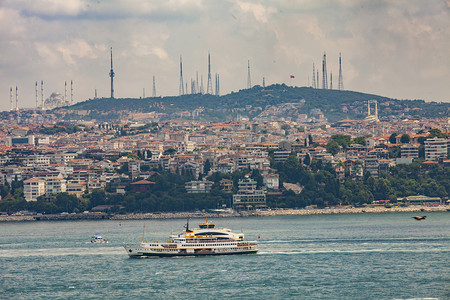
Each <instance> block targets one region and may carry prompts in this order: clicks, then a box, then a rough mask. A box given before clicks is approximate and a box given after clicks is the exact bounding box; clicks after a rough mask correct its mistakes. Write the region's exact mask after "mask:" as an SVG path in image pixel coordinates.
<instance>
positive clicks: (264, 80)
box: [263, 77, 266, 88]
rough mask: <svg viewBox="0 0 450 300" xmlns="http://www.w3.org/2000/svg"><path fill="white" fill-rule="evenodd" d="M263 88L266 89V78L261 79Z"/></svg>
mask: <svg viewBox="0 0 450 300" xmlns="http://www.w3.org/2000/svg"><path fill="white" fill-rule="evenodd" d="M265 87H266V78H265V77H263V88H265Z"/></svg>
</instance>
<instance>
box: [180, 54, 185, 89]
mask: <svg viewBox="0 0 450 300" xmlns="http://www.w3.org/2000/svg"><path fill="white" fill-rule="evenodd" d="M179 92H180V93H179V94H180V96H181V95H184V84H183V61H182V59H181V55H180V91H179ZM186 92H187V91H186Z"/></svg>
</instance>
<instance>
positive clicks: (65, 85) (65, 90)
mask: <svg viewBox="0 0 450 300" xmlns="http://www.w3.org/2000/svg"><path fill="white" fill-rule="evenodd" d="M66 104H67V81H64V105H66Z"/></svg>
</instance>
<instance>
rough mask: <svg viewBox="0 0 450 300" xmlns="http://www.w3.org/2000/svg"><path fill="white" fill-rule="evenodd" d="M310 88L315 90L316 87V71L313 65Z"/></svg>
mask: <svg viewBox="0 0 450 300" xmlns="http://www.w3.org/2000/svg"><path fill="white" fill-rule="evenodd" d="M312 87H313V89H315V88H317V86H316V69H315V66H314V63H313V74H312Z"/></svg>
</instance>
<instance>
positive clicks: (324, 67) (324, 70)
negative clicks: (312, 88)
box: [322, 52, 328, 89]
mask: <svg viewBox="0 0 450 300" xmlns="http://www.w3.org/2000/svg"><path fill="white" fill-rule="evenodd" d="M327 77H328V73H327V55H326V54H325V52H324V53H323V61H322V89H328V79H327Z"/></svg>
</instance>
